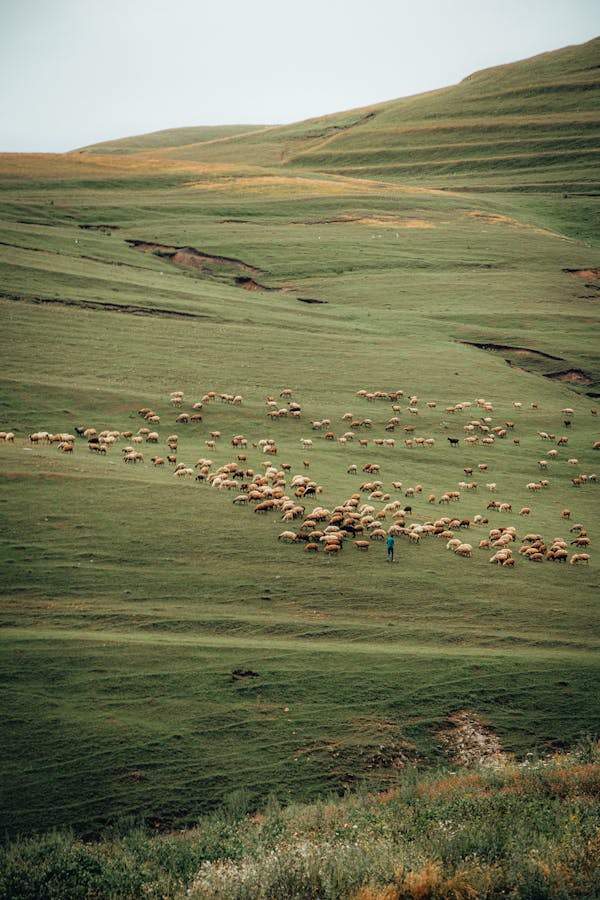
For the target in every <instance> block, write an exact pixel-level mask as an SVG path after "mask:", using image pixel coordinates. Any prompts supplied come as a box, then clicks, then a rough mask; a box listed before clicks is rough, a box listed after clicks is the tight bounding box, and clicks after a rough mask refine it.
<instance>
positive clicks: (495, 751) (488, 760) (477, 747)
mask: <svg viewBox="0 0 600 900" xmlns="http://www.w3.org/2000/svg"><path fill="white" fill-rule="evenodd" d="M448 722H449V723H450V725H449V727H448V728H445V729H443V730H442V731H440V732H439V734H438V737H439V739H440V742H441V744H442V746H443V748H444V750H445V752H446V754H447V755H448V756H449V757H450V759H451V760H452V761H453V762H455V763H457V764H458V765H461V766H504V765H506V764H507V763H508V762H509V760H510V757H509V756H508V754H506V753H505V752H504V751H503V749H502V745H501V743H500V740H499V739H498V737H497V736H496V735H495V734H494V732H493V731H492V730H491V728H489V726H487V725H484V723H483V722H482V721H481V720H480V719H478V717H477V716H476V715H475V714H474V713H472V712H469V710H461V711H459V712H456V713H453V714H452V715H451V716H449V717H448Z"/></svg>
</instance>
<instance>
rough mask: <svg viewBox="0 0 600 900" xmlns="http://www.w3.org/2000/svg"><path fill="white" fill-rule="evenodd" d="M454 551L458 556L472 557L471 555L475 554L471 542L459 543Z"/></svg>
mask: <svg viewBox="0 0 600 900" xmlns="http://www.w3.org/2000/svg"><path fill="white" fill-rule="evenodd" d="M454 552H455V554H456V555H457V556H466V557H469V558H470V557H471V556H473V547H472V546H471V544H459V546H458V547H456V549H455V550H454Z"/></svg>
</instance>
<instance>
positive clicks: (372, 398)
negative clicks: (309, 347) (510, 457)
mask: <svg viewBox="0 0 600 900" xmlns="http://www.w3.org/2000/svg"><path fill="white" fill-rule="evenodd" d="M219 401H220V402H221V403H224V404H230V405H232V406H235V407H239V406H241V405H242V404H243V402H244V401H243V397H242V395H241V394H223V393H217V392H214V391H210V392H208V393H206V394H205V395H204V396H203V397H202V399H201V400H198V401H196V402H195V403H193V404H191V406H190V408H189V411H181V412H179V411H178V410H179V409H180V408H181V407H182V406H183V404H184V394H183V392H181V391H173V392H172V393H171V395H170V397H169V405H170V407H171V409H172V413H171V414H170V416H169V421H170V422H174V424H176V425H177V426H183V427H187V426H188V425H189V424H191V423H202V422H203V419H204V416H205V414H206V413H207V409H208V407H209V406H210V404H211V403H214V402H219ZM356 402H357V403H360V404H361V405H362V404H363V403H364V404H373V403H378V402H379V403H381V404H382V405H383V404H385V405H386V407H389V412H390V413H391V415H388V416H387V417H386V419H385V420H384V421H379V422H377V424H376V422H375V421H374V417H373V416H372V415H371V416H369V417H366V416H360V417H358V416H355V415H353V414H352V413H349V412H348V413H345V414H344V415H343V416H341V418H340V420H339V421H338V422H332V420H331V419H329V418H321V419H318V420H316V419H308V420H304V418H303V412H302V406H301V404H300V403H299V402H297V401H296V400H294V399H293V392H292V390H291V389H289V388H286V389H285V390H283V391H281V392H280V394H279V396H278V397H277V398H276V397H273V396H269V397H267V398H266V417H267V418H268V420H269V421H271V422H272V421H274V420H280V419H286V418H290V419H294V420H300V421H301V422H303V424H305V426H308V425H309V426H310V429H311V431H312V432H313V437H310V438H308V437H304V436H302V437H298V438H297V441H298V445H297V446H298V447H299V448H300V449H301V451H302V452H303V453H305V454H306V456H307V457H309V458H305V459H303V460H302V463H301V467H302V471H300V472H296V473H295V474H293V473H292V466H291V464H289V463H285V462H281V463H277V462H276V460H275V457H277V454H278V452H279V447H278V444H277V441H276V439H274V438H272V437H268V438H264V437H261V438H257V439H255V440H251V439H249V438H247V437H245V436H244V435H243V434H234V435H232V437H231V438H230V439H229V446H230V447H231V453H232V456H234V458H232V459H231V460H229V461H227V462H225V463H223V464H221V465H216V464H215V463H214V462H213V460H212V459H210V458H208V457H206V456H201V457H200V458H199V459H197V460H196V461H195V462H194V463H191V462H183V461H181V460H179V459H178V455H177V454H178V445H179V438H178V435H177V434H174V433H173V434H169V435H168V436H167V437H165V438H163V439H161V436H160V432H159V428H160V425H161V416H160V415H158V414H157V413H156V412H155V411H154V410H153V409H152V408H150V407H147V406H142V407H140V409H139V410H138V414H139V416H140V417H141V418H142V419H143V420H144V423H145V424H144V425H143V426H141V427H140V428H138V429H135V430H134V429H130V430H126V431H111V430H104V431H100V432H98V431H97V430H96V429H95V428H94V427H93V426H84V425H81V426H77V427H76V428H75V429H73V430H74V432H75V434H71V433H68V432H59V433H49V432H47V431H37V432H33V433H32V434H30V435H29V444H30V445H35V446H42V445H55V446H56V447H57V448H58V450H59V451H60V452H62V453H65V454H72V453H73V452H74V450H75V448H76V447H78V446H79V445H83V446H85V443H84V442H87V447H88V448H89V451H90V452H92V453H94V454H99V455H102V456H104V455H106V454H107V453H108V452H112V453H114V452H115V449H114V448H115V447H116V446H118V448H119V450H120V455H121V457H122V459H123V462H124V463H125V464H128V465H132V466H133V465H136V464H138V463H144V462H145V461H146V456H148V460H147V461H148V462H150V463H151V464H152V465H153V466H155V467H164V468H170V469H171V470H172V473H173V477H174V478H175V479H176V480H186V479H195V481H197V482H198V483H201V484H204V485H207V486H209V487H210V488H211V489H213V490H219V491H226V492H228V491H232V492H235V496H234V498H233V503H234V504H235V505H237V506H240V507H242V506H243V507H252V508H253V511H254V513H256V514H259V515H261V514H264V515H271V516H277V517H278V520H279V521H281V522H282V523H284V530H282V531H281V532H280V533H279V535H278V540H279V541H282V542H289V543H290V544H294V545H297V546H298V545H299V546H301V547H302V548H303V551H304V552H305V553H307V554H317V553H320V552H322V553H324V554H326V555H327V556H329V557H331V556H338V555H339V554H340V553H341V551H342V549H343V548H344V546H345V545H347V544H349V545H350V546H353V547H354V548H355V549H356V550H357V551H360V552H363V553H364V552H367V551H368V550H369V549H370V548H371V547H372V546H373V545H374V544H376V542H378V541H385V540H386V539H387V538H388V537H389V536H390V535H392V536H394V538H399V539H403V540H406V541H408V542H410V543H411V544H420V543H421V542H422V541H424V540H426V539H430V538H438V539H439V540H440V544H441V546H443V547H445V548H446V549H447V550H448V551H451V552H452V553H453V554H454V555H456V556H458V557H464V558H471V557H473V555H474V553H475V549H477V550H482V551H490V552H491V554H492V555H491V557H490V558H489V562H490V563H492V564H496V565H501V566H502V567H503V568H504V567H506V568H512V567H514V565H515V563H516V561H517V560H518V559H519V558H521V559H523V560H527V561H529V562H538V563H541V562H545V561H552V562H559V563H561V562H563V563H566V562H567V561H568V562H569V563H570V564H571V565H573V566H574V565H578V564H582V563H583V564H588V563H589V560H590V555H589V552H588V550H589V545H590V538H589V535H588V532H587V529H586V527H585V526H584V524H583V523H573V524H571V521H570V518H571V513H570V510H568V509H563V510H562V512H561V514H560V521H561V523H562V524H564V523H565V522H567V523H568V524H569V535H568V538H564V537H563V538H561V537H552V538H551V539H545V538H544V537H543V536H542V535H541V534H538V533H533V532H528V533H526V534H524V535H523V536H522V537H521V539H520V546H518V549H517V541H518V540H519V537H518V529H517V528H516V527H515V526H514V525H511V524H504V522H505V521H506V517H507V516H509V515H511V514H512V513H513V508H512V503H510V502H508V501H498V500H496V499H495V497H494V498H491V499H489V501H487V502H486V503H485V510H483V509H482V511H481V513H478V514H476V515H474V516H473V517H472V518H468V517H466V516H464V515H460V514H453V513H452V512H451V511H450V510H451V507H454V508H458V505H459V503H460V499H461V496H463V495H464V494H471V495H476V492H477V490H478V488H479V487H480V485H479V484H478V482H477V480H474V479H475V478H478V477H481V476H482V475H483V476H485V475H487V474H488V468H489V465H490V463H488V462H480V463H478V464H477V466H476V471H475V465H461V473H462V475H464V479H463V478H462V477H461V479H460V480H459V481H458V482H457V484H456V486H454V485H453V486H452V487H448V489H447V490H444V491H442V492H441V493H439V494H436V493H428V492H427V491H425V488H424V486H423V485H421V484H415V485H410V486H405V485H404V484H403V482H401V481H398V480H390V481H389V483H387V484H386V482H384V481H383V480H382V479H381V477H380V476H381V468H382V466H384V467H387V466H388V464H389V463H390V462H391V459H392V457H390V456H387V458H384V457H381V456H379V457H378V458H377V461H374V460H369V461H367V462H364V463H363V464H362V465H359V464H357V463H355V462H352V463H350V464H349V465H348V464H347V463H344V466H345V475H346V476H349V477H350V478H353V477H357V476H358V474H359V472H360V473H361V474H362V475H363V477H364V480H363V481H362V483H360V485H353V489H351V490H349V491H348V496H347V497H346V498H345V499H343V500H342V501H341V502H340V503H337V504H336V505H333V506H331V508H328V507H325V506H322V505H313V506H312V507H311V508H308V507H307V501H312V502H313V503H316V498H317V496H318V495H320V494H322V493H323V490H324V487H323V485H320V484H318V483H317V482H316V481H314V480H313V479H311V478H310V476H309V474H308V471H309V470H310V466H311V463H312V461H313V460H314V459H315V458H316V456H317V454H315V450H316V449H317V447H318V445H319V444H320V442H336V441H337V443H338V444H339V445H343V446H346V447H348V446H350V447H354V446H356V447H358V448H360V452H361V453H364V452H365V451H367V452H368V448H369V446H372V447H373V448H375V451H373V452H377V453H381V452H384V453H389V452H390V451H392V450H394V448H395V447H396V444H397V441H396V438H395V437H391V435H392V434H393V433H395V432H396V433H397V432H401V433H402V434H403V437H402V440H401V443H400V446H403V447H404V448H406V449H412V448H415V449H416V448H420V449H421V451H422V452H428V453H429V452H434V448H435V445H436V437H433V436H429V435H421V434H417V424H416V423H417V422H418V421H419V419H418V417H419V411H420V409H423V408H424V407H425V406H426V408H427V410H428V411H431V410H435V409H436V407H437V403H436V402H435V401H429V402H427V403H426V404H423V405H421V404H420V401H419V398H418V397H417V396H415V395H413V396H410V397H408V398H405V397H404V393H403V391H400V390H399V391H393V392H385V391H374V392H369V391H366V390H359V391H357V392H356ZM531 407H532V408H533V409H537V408H538V404H537V403H532V404H531ZM513 408H514V417H515V419H517V417H519V416H522V414H523V404H522V403H521V402H517V401H515V402H514V403H513ZM442 409H443V412H442V414H443V417H444V420H445V421H444V422H443V423H440V425H441V426H443V427H442V430H443V432H445V431H450V430H452V431H453V432H454V433H456V432H459V433H460V432H462V436H461V437H456V436H447V435H446V434H445V433H443V434H442V440H446V439H447V441H448V442H449V445H450V447H451V448H452V449H453V451H456V450H458V449H459V448H460V445H461V443H464V445H465V447H467V448H469V451H470V453H471V455H472V453H473V451H474V450H475V449H476V448H479V447H482V448H489V447H491V446H493V445H494V444H496V443H497V442H502V441H507V440H508V441H509V442H512V443H513V444H515V445H518V444H519V443H520V440H521V438H520V436H519V428H516V427H515V425H516V423H515V421H506V420H503V421H501V422H498V423H495V422H494V405H493V403H492V402H490V401H488V400H485V399H476V400H473V401H462V402H460V403H456V404H454V405H451V406H445V407H443V408H442ZM560 414H561V416H562V420H563V425H564V430H565V432H567V433H566V434H562V435H560V436H559V437H557V436H556V435H555V434H552V433H551V432H547V431H538V432H537V439H538V440H539V442H540V447H541V448H543V450H544V451H545V452H543V453H542V454H541V458H539V459H538V460H537V461H536V463H535V468H536V470H537V471H536V476H538V477H535V478H532V479H531V480H530V481H529V482H528V483H527V484H526V487H527V490H528V491H530V492H531V493H532V495H535V494H538V493H541V492H543V491H546V490H547V489H548V488H549V486H550V481H549V479H548V478H547V477H545V476H546V475H547V474H548V470H549V469H550V468H551V467H552V466H554V465H555V464H556V463H557V462H560V463H561V464H563V465H564V466H570V467H572V468H571V471H573V472H574V473H575V474H573V475H572V476H570V481H571V483H572V485H573V487H574V488H579V489H580V488H581V487H582V486H583V485H586V484H594V483H595V482H596V480H597V479H596V475H595V473H585V472H581V471H580V467H579V463H578V460H577V458H576V457H575V456H573V455H570V456H569V457H568V459H563V458H561V456H560V454H561V453H562V452H563V451H564V448H566V447H569V441H570V434H571V426H572V422H573V419H574V415H575V414H574V410H573V409H571V408H568V407H566V408H564V409H562V410H561V411H560ZM591 414H592V415H593V416H595V415H596V414H597V411H596V410H595V409H592V410H591ZM465 417H466V421H464V422H463V421H462V419H463V418H465ZM162 418H163V419H164V418H165V416H164V415H163V416H162ZM403 422H404V423H405V424H402V423H403ZM378 426H379V427H381V428H382V429H383V431H384V432H385V435H386V436H385V437H383V436H373V434H374V429H376V428H377V427H378ZM169 430H170V429H169ZM203 430H204V427H203ZM288 437H289V434H288ZM437 439H438V440H439V439H440V438H439V436H438V438H437ZM14 442H15V433H14V432H0V443H14ZM163 443H164V449H161V448H160V446H159V445H160V444H163ZM204 444H205V446H206V450H207V451H210V452H211V453H212V452H213V451H215V453H216V454H218V455H221V452H220V450H221V447H222V446H223V439H222V434H221V432H220V431H217V430H207V431H206V435H205V439H204ZM148 446H149V447H151V448H152V451H154V450H155V449H156V452H153V455H152V456H149V454H148V451H147V449H146V448H147V447H148ZM321 446H322V444H321ZM142 447H143V449H141V448H142ZM592 448H593V449H594V450H598V449H600V441H596V442H595V443H593V445H592ZM159 450H160V452H159ZM152 451H151V452H152ZM569 452H570V451H567V454H568V453H569ZM249 454H252V455H253V458H254V459H255V460H256V459H257V458H258V456H259V454H260V456H262V457H265V459H264V460H263V461H261V463H260V465H259V469H258V471H255V469H253V468H251V467H249V465H248V455H249ZM313 454H314V455H313ZM456 458H457V466H458V465H460V462H459V460H460V459H461V456H460V453H457V457H456ZM255 464H256V462H255ZM392 465H395V466H397V462H395V463H392ZM492 465H493V464H492ZM540 475H543V476H544V477H539V476H540ZM349 480H350V479H349ZM482 487H484V488H485V490H486V491H487V492H488V495H491V494H495V493H496V491H497V489H498V486H497V483H496V482H495V481H486V482H485V484H484V485H482ZM456 488H458V490H457V489H456ZM399 495H400V496H401V497H402V498H403V499H400V496H399ZM406 499H408V500H409V501H410V503H411V504H412V503H414V502H415V500H417V501H418V502H419V504H420V506H422V504H423V503H424V502H426V503H427V506H426V507H425V509H429V510H431V512H432V513H433V512H437V514H435V515H434V514H431V515H427V514H424V513H423V512H422V511H421V512H420V513H419V514H413V507H412V505H409V504H408V503H406V502H405V500H406ZM442 506H443V507H446V508H447V509H446V511H445V513H444V515H440V514H439V512H441V510H440V509H439V508H440V507H442ZM515 511H516V512H518V515H519V517H520V520H521V521H524V520H526V519H527V518H528V517H529V516H530V514H531V513H532V510H531V507H529V506H524V507H521V508H520V509H519V510H515ZM489 516H493V517H494V519H496V517H497V518H498V520H499V521H496V522H494V523H492V525H491V527H490V519H489ZM557 526H558V522H557ZM471 529H473V530H474V529H485V532H484V533H483V532H481V531H480V534H481V536H480V537H479V539H478V540H477V541H473V540H472V539H471V542H469V541H467V540H465V539H464V538H465V535H466V534H467V533H468V534H472V533H473V532H472V530H471Z"/></svg>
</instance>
